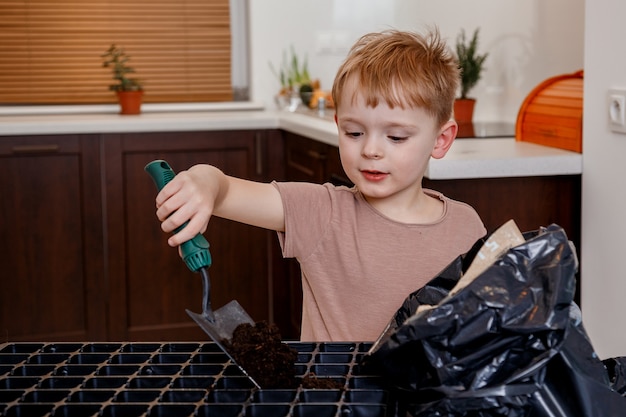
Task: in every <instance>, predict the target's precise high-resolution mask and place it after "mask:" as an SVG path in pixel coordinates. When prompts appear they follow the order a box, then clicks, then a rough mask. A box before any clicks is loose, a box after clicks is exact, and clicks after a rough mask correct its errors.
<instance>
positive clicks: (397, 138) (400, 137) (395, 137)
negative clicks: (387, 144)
mask: <svg viewBox="0 0 626 417" xmlns="http://www.w3.org/2000/svg"><path fill="white" fill-rule="evenodd" d="M387 137H388V138H389V139H391V140H392V141H393V142H402V141H403V140H407V139H408V137H406V136H387Z"/></svg>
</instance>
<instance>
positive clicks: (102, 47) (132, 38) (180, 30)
mask: <svg viewBox="0 0 626 417" xmlns="http://www.w3.org/2000/svg"><path fill="white" fill-rule="evenodd" d="M111 44H116V45H118V46H121V47H122V48H123V49H124V50H125V51H126V53H127V54H128V55H129V56H130V57H131V60H130V65H131V66H132V67H133V68H134V69H135V70H136V77H137V78H139V79H141V80H142V81H143V83H144V89H145V94H144V101H145V102H151V103H158V102H207V101H208V102H211V101H231V100H232V99H233V91H232V87H231V30H230V15H229V0H178V1H172V0H99V1H98V0H63V1H59V0H22V1H19V0H12V1H7V0H0V54H1V55H0V56H2V59H1V60H0V103H1V104H78V103H109V102H114V101H115V100H116V98H115V95H114V94H113V92H111V91H110V90H109V89H108V85H109V84H112V83H113V80H112V79H111V76H112V73H111V70H110V69H109V68H103V67H102V58H101V57H100V56H101V55H102V54H103V53H104V52H105V51H106V50H107V49H108V48H109V46H110V45H111Z"/></svg>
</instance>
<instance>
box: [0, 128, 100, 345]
mask: <svg viewBox="0 0 626 417" xmlns="http://www.w3.org/2000/svg"><path fill="white" fill-rule="evenodd" d="M98 145H99V142H98V137H97V136H78V135H75V136H45V137H43V136H42V137H28V136H24V137H1V138H0V189H1V190H2V202H1V203H0V224H1V229H2V233H1V235H2V239H0V263H1V265H2V278H0V334H1V335H2V336H1V337H2V340H9V341H25V340H29V341H64V340H99V339H102V338H104V337H105V314H104V311H105V306H106V304H105V299H104V296H103V293H104V291H103V266H102V265H103V262H102V228H101V225H102V223H101V216H102V211H101V205H102V200H101V193H100V188H99V184H100V181H99V180H100V175H99V168H100V165H99V156H98V155H99V154H98V149H99V147H98Z"/></svg>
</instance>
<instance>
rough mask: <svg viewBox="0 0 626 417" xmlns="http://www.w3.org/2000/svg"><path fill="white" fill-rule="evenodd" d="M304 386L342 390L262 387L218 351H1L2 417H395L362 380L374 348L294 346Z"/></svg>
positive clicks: (157, 347) (77, 347)
mask: <svg viewBox="0 0 626 417" xmlns="http://www.w3.org/2000/svg"><path fill="white" fill-rule="evenodd" d="M287 344H289V345H290V346H291V347H293V348H295V349H296V350H297V351H298V360H297V362H296V364H295V367H296V374H297V376H298V378H302V377H303V376H304V375H306V374H309V373H314V374H315V375H316V376H317V377H318V378H332V379H334V380H336V381H340V382H341V384H343V389H334V390H323V389H303V388H302V387H299V388H297V389H292V390H291V389H290V390H278V389H276V390H274V389H273V390H264V389H257V388H255V387H254V385H253V384H252V383H251V381H250V380H249V379H248V378H247V377H246V376H245V375H243V374H242V372H241V371H240V370H239V368H238V367H237V366H235V365H234V364H233V363H232V362H231V361H230V360H229V359H228V357H227V356H226V354H225V353H223V352H222V351H221V350H220V349H219V347H218V346H217V345H216V344H214V343H189V342H181V343H69V342H68V343H5V344H0V416H7V417H8V416H11V417H18V416H27V417H39V416H41V417H47V416H54V417H92V416H98V417H122V416H123V417H134V416H150V417H168V416H175V417H184V416H198V417H203V416H222V417H231V416H232V417H258V416H264V417H265V416H277V417H280V416H295V417H309V416H310V417H327V416H328V417H335V416H350V417H389V416H393V415H395V406H394V405H393V401H392V399H391V396H390V394H389V392H388V391H387V390H385V388H384V386H383V384H382V381H381V380H380V379H379V378H378V377H376V376H371V375H361V374H359V365H358V363H359V359H360V357H361V356H362V355H363V354H364V353H365V352H367V350H368V349H369V348H370V347H371V343H302V342H287Z"/></svg>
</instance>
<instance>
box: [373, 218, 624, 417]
mask: <svg viewBox="0 0 626 417" xmlns="http://www.w3.org/2000/svg"><path fill="white" fill-rule="evenodd" d="M525 238H526V242H525V243H523V244H522V245H519V246H516V247H514V248H512V249H509V250H508V251H507V252H506V253H505V254H504V255H503V256H502V257H501V258H500V259H499V260H497V261H496V262H495V263H494V264H493V265H491V266H490V267H489V268H488V269H487V270H485V271H484V272H483V273H481V274H480V275H478V277H477V278H476V279H474V280H473V281H472V282H471V283H470V284H468V285H467V286H466V287H464V288H462V289H461V290H459V291H458V292H456V293H454V294H453V295H451V296H449V297H448V295H449V292H450V290H451V289H452V287H454V285H455V284H456V282H457V281H458V279H459V278H460V275H461V272H462V271H463V270H465V269H466V267H467V265H468V264H469V263H470V262H471V260H472V257H473V256H474V255H475V253H476V252H477V249H478V247H479V246H480V244H482V242H478V243H477V245H475V247H474V248H473V250H472V251H471V252H470V253H468V254H467V255H466V256H463V257H460V258H459V259H457V260H456V261H455V262H454V263H452V264H451V265H450V266H449V267H448V268H447V269H446V270H445V271H443V272H442V273H441V274H440V275H439V276H438V277H436V278H435V279H433V280H432V281H431V282H430V283H429V285H427V286H426V287H424V288H422V289H420V290H419V291H416V292H415V293H413V294H411V295H410V296H409V297H408V298H407V300H406V301H405V303H404V305H403V306H402V307H401V308H400V309H399V310H398V312H397V313H396V315H395V316H394V317H393V318H392V320H391V322H390V326H389V328H388V330H387V331H386V332H384V333H383V335H381V337H380V338H379V339H378V341H377V342H376V343H375V344H374V346H373V347H372V349H371V350H370V351H369V352H368V353H367V354H366V355H365V356H364V358H363V361H362V365H363V366H364V367H365V369H368V371H369V372H376V373H378V374H380V375H382V376H383V377H384V378H385V379H386V380H387V381H388V383H389V384H390V385H392V388H394V389H395V391H396V393H397V395H398V397H399V399H400V402H401V404H402V406H401V407H403V408H405V409H406V410H403V412H404V411H406V413H407V414H408V415H411V416H414V417H427V416H446V417H452V416H476V417H487V416H508V417H522V416H524V417H530V416H532V417H544V416H545V417H600V416H607V417H615V416H621V415H626V398H624V397H622V396H621V395H620V394H619V393H618V392H617V391H616V390H614V389H613V387H614V386H615V385H616V384H617V385H619V384H620V382H619V381H618V380H620V378H618V377H614V378H613V383H611V378H610V377H609V373H608V372H607V367H606V366H605V363H603V362H602V361H601V360H600V359H599V358H598V357H597V355H596V354H595V352H594V350H593V347H592V346H591V343H590V341H589V339H588V337H587V335H586V332H585V330H584V328H583V326H582V321H581V318H580V310H579V309H578V306H576V304H575V303H574V302H573V297H574V292H575V284H576V283H575V280H576V278H575V273H576V270H577V267H578V263H577V259H576V254H575V251H574V250H573V247H572V245H571V243H570V242H569V241H568V239H567V236H566V234H565V232H564V231H563V229H562V228H560V227H559V226H556V225H552V226H550V227H548V228H545V229H541V230H540V231H538V232H534V233H529V234H526V235H525ZM422 304H430V305H434V307H432V308H430V309H426V310H425V311H421V312H418V313H416V311H417V308H418V306H420V305H422ZM621 364H626V361H624V362H616V363H615V366H614V367H613V369H615V370H617V371H618V372H619V371H620V365H621ZM621 383H622V384H623V383H624V382H623V377H622V378H621Z"/></svg>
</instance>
